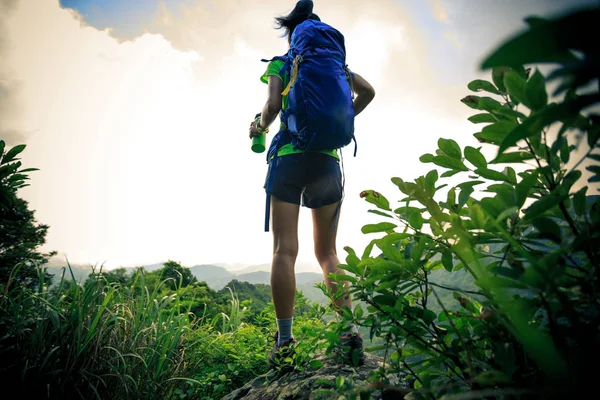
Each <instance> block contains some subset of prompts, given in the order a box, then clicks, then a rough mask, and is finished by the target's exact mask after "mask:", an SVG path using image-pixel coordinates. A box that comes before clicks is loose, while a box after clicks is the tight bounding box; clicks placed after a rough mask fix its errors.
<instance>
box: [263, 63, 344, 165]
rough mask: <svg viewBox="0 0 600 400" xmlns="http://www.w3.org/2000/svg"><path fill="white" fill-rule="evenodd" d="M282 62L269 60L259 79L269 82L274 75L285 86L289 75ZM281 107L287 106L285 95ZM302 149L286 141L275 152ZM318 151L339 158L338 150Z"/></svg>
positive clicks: (296, 151)
mask: <svg viewBox="0 0 600 400" xmlns="http://www.w3.org/2000/svg"><path fill="white" fill-rule="evenodd" d="M283 64H284V62H283V61H281V60H274V61H271V62H270V63H269V65H268V66H267V70H266V71H265V73H264V74H263V76H261V78H260V80H261V82H263V83H269V76H276V77H278V78H279V79H281V81H282V82H283V87H284V88H285V87H287V85H288V82H289V77H288V75H287V74H286V73H285V72H284V71H282V72H281V73H280V71H281V68H283ZM281 108H282V109H284V110H286V109H287V108H288V97H287V96H283V97H282V99H281ZM303 152H304V151H303V150H300V149H294V145H292V144H291V143H288V144H286V145H283V146H282V147H281V149H279V152H278V153H277V156H278V157H281V156H286V155H288V154H297V153H303ZM318 152H319V153H323V154H327V155H329V156H332V157H335V158H337V159H338V160H339V156H338V152H337V150H336V149H333V150H318Z"/></svg>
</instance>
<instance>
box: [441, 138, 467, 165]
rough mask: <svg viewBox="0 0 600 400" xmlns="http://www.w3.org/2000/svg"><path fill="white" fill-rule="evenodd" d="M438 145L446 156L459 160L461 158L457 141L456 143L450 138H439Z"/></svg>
mask: <svg viewBox="0 0 600 400" xmlns="http://www.w3.org/2000/svg"><path fill="white" fill-rule="evenodd" d="M438 147H439V148H440V150H442V151H443V152H444V154H446V155H447V156H448V157H452V158H456V159H458V160H460V159H461V158H462V152H461V151H460V147H459V146H458V143H456V142H455V141H454V140H452V139H443V138H440V139H439V140H438Z"/></svg>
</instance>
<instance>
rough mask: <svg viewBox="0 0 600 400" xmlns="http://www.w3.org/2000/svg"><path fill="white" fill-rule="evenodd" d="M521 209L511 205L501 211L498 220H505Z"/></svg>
mask: <svg viewBox="0 0 600 400" xmlns="http://www.w3.org/2000/svg"><path fill="white" fill-rule="evenodd" d="M518 210H519V208H518V207H509V208H507V209H506V210H504V211H502V212H501V213H500V215H498V216H497V217H496V222H501V221H504V220H505V219H506V218H508V217H510V216H511V215H513V214H514V213H516V212H517V211H518Z"/></svg>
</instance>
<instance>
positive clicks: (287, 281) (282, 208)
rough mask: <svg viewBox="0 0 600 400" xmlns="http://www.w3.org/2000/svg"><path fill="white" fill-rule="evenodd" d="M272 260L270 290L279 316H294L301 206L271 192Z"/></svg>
mask: <svg viewBox="0 0 600 400" xmlns="http://www.w3.org/2000/svg"><path fill="white" fill-rule="evenodd" d="M271 210H272V217H271V220H272V227H273V263H272V265H271V294H272V296H273V304H274V305H275V315H276V317H277V319H287V318H292V315H293V314H294V297H295V294H296V275H295V274H294V264H295V263H296V257H297V256H298V215H299V213H300V206H299V205H297V204H292V203H286V202H284V201H281V200H279V199H277V198H276V197H275V196H271Z"/></svg>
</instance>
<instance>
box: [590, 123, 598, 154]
mask: <svg viewBox="0 0 600 400" xmlns="http://www.w3.org/2000/svg"><path fill="white" fill-rule="evenodd" d="M598 139H600V128H599V127H598V126H597V125H596V126H595V127H594V128H593V129H590V130H589V131H588V133H587V142H588V146H590V147H591V148H593V147H595V146H596V143H597V142H598Z"/></svg>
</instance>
